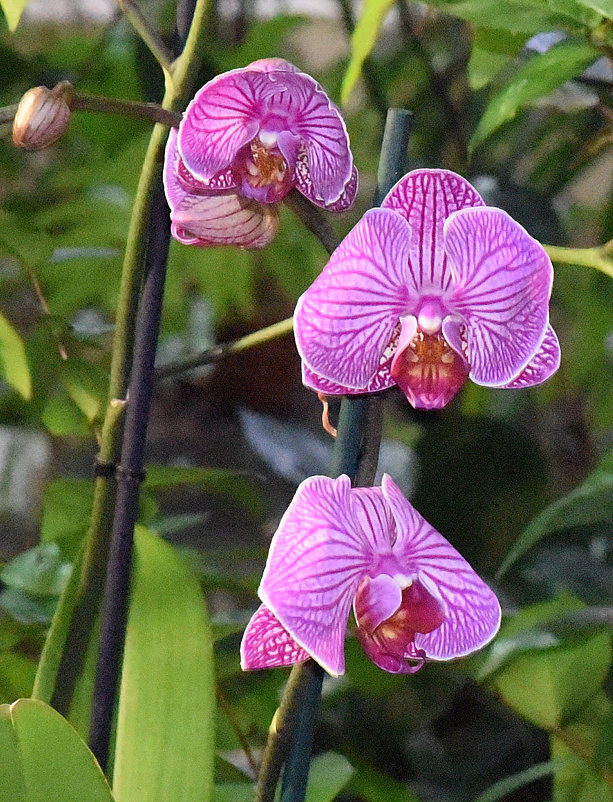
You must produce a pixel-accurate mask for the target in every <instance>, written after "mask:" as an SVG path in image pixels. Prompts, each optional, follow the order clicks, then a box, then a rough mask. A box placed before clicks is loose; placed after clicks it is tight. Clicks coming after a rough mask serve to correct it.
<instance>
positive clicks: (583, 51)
mask: <svg viewBox="0 0 613 802" xmlns="http://www.w3.org/2000/svg"><path fill="white" fill-rule="evenodd" d="M597 56H598V53H597V51H596V50H595V49H594V48H593V47H591V45H587V44H575V43H572V42H562V44H559V45H556V46H555V47H552V48H551V49H550V50H548V51H547V52H546V53H539V54H538V55H536V56H534V57H533V58H531V59H530V61H529V62H528V63H527V64H525V65H524V66H523V67H522V68H521V69H520V70H519V71H518V72H517V73H516V74H515V75H514V77H513V78H512V79H511V81H510V82H509V83H508V84H507V85H506V86H505V87H504V88H503V89H501V90H500V91H499V92H498V93H497V94H496V95H494V97H493V98H491V100H490V101H489V103H488V105H487V107H486V109H485V111H484V113H483V116H482V117H481V119H480V121H479V125H478V126H477V130H476V131H475V133H474V134H473V135H472V137H471V140H470V143H469V147H470V148H471V150H474V149H475V148H476V147H477V145H480V144H481V143H482V142H483V141H484V140H485V139H487V138H488V136H490V135H491V134H492V133H493V132H494V131H495V130H496V129H497V128H499V127H500V126H501V125H502V124H503V123H505V122H508V121H509V120H512V119H513V118H514V117H515V115H516V114H517V113H518V112H519V111H520V110H521V109H522V108H523V107H524V106H526V105H527V104H528V103H531V102H532V101H533V100H536V99H537V98H539V97H543V95H547V94H549V93H550V92H553V90H554V89H557V88H558V86H561V85H562V84H563V83H565V82H566V81H568V80H570V79H571V78H574V77H575V76H577V75H578V74H580V73H581V72H582V71H583V70H584V69H585V68H586V67H587V66H588V65H589V64H591V63H592V62H593V61H594V60H595V59H596V58H597Z"/></svg>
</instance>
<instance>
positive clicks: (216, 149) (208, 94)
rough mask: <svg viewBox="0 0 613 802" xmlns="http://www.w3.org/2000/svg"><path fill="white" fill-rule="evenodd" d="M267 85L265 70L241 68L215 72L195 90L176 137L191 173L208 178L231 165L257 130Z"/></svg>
mask: <svg viewBox="0 0 613 802" xmlns="http://www.w3.org/2000/svg"><path fill="white" fill-rule="evenodd" d="M288 74H290V73H288ZM270 85H271V82H270V79H269V78H268V76H267V74H266V73H264V72H259V71H256V70H253V71H251V70H245V69H240V70H232V71H231V72H226V73H223V74H222V75H218V76H217V77H216V78H214V79H213V80H212V81H209V83H208V84H205V85H204V86H203V87H202V89H200V90H198V92H196V95H195V96H194V99H193V100H192V101H191V103H190V104H189V106H188V107H187V110H186V112H185V116H184V118H183V120H182V122H181V125H180V126H179V140H178V146H179V153H180V154H181V158H182V159H183V161H184V162H185V166H186V167H187V169H188V170H189V171H190V173H192V175H194V176H196V178H199V179H202V180H207V179H210V178H213V176H214V175H216V174H217V173H219V172H221V171H222V170H224V169H225V168H226V167H229V166H230V165H231V164H232V162H233V160H234V158H235V156H236V154H237V153H238V151H239V150H240V149H241V148H242V147H243V146H244V145H246V144H247V143H248V142H250V141H251V140H252V139H253V138H254V137H255V135H256V134H257V133H258V131H259V128H260V114H261V107H262V95H264V94H265V92H266V90H269V89H270Z"/></svg>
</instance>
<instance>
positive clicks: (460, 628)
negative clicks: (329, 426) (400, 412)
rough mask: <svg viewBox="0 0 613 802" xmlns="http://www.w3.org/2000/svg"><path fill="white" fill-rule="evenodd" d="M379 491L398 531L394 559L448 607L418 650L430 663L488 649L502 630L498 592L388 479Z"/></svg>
mask: <svg viewBox="0 0 613 802" xmlns="http://www.w3.org/2000/svg"><path fill="white" fill-rule="evenodd" d="M381 486H382V490H383V494H384V496H385V498H386V500H387V501H388V503H389V504H390V506H391V508H392V510H393V514H394V518H395V519H396V525H397V529H398V539H397V541H396V544H395V546H394V554H395V555H396V556H397V558H398V560H399V561H400V562H401V563H403V564H404V565H405V566H406V567H407V569H408V570H410V571H415V572H417V574H418V577H419V579H420V581H421V582H422V584H423V585H424V587H426V589H427V590H428V591H430V592H431V593H432V594H434V595H436V596H438V598H440V600H441V601H442V602H443V604H444V605H445V612H446V615H445V620H444V621H443V623H442V624H441V626H440V627H438V628H437V629H435V630H433V631H432V632H429V633H428V634H423V633H417V634H416V635H415V645H416V647H417V648H418V649H423V650H424V651H425V653H426V657H427V658H428V659H430V660H449V659H452V658H455V657H464V656H465V655H467V654H470V653H471V652H473V651H475V650H476V649H480V648H481V647H482V646H485V645H486V644H487V643H489V641H490V640H492V638H493V637H494V635H495V634H496V633H497V632H498V629H499V627H500V616H501V613H500V604H499V603H498V599H497V598H496V596H495V594H494V592H493V591H492V590H491V589H490V588H489V587H488V585H486V583H485V582H484V581H483V580H482V579H481V578H480V577H479V576H478V575H477V574H476V573H475V571H473V569H472V568H471V567H470V565H469V564H468V563H467V562H466V560H465V559H464V558H463V557H462V555H461V554H460V553H459V552H458V551H456V549H454V548H453V546H452V545H451V544H450V543H449V542H448V541H447V540H445V538H444V537H443V536H442V535H440V534H439V533H438V532H437V531H436V530H435V529H434V528H433V527H432V526H430V524H429V523H428V522H427V521H426V520H425V519H424V518H423V517H422V516H421V515H420V514H419V513H418V512H417V510H415V509H414V507H413V506H412V505H411V504H410V503H409V502H408V501H407V500H406V499H405V498H404V496H403V495H402V493H401V492H400V490H399V489H398V487H397V485H396V484H395V483H394V481H393V480H392V479H391V478H390V477H389V476H387V475H386V476H384V477H383V481H382V483H381Z"/></svg>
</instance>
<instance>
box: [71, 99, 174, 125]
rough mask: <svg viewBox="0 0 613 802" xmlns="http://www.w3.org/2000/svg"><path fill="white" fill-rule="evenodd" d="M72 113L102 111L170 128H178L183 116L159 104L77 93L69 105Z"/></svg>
mask: <svg viewBox="0 0 613 802" xmlns="http://www.w3.org/2000/svg"><path fill="white" fill-rule="evenodd" d="M69 105H70V108H71V110H72V111H101V112H106V113H110V114H122V115H123V116H124V117H139V118H141V119H143V120H149V121H150V122H153V123H161V124H162V125H166V126H168V127H169V128H173V127H174V128H178V127H179V123H180V122H181V115H180V114H177V112H174V111H170V110H168V109H165V108H163V107H162V106H160V105H159V104H158V103H139V102H137V101H134V100H117V99H115V98H110V97H98V96H96V95H81V94H78V93H75V94H74V96H73V98H72V100H71V101H70V103H69Z"/></svg>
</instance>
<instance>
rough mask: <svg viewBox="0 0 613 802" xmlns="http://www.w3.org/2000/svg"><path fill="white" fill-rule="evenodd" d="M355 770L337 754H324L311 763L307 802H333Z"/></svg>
mask: <svg viewBox="0 0 613 802" xmlns="http://www.w3.org/2000/svg"><path fill="white" fill-rule="evenodd" d="M354 772H355V769H354V768H353V766H352V765H351V763H350V762H349V761H348V760H347V758H346V757H343V756H342V755H339V754H338V753H337V752H324V754H323V755H317V757H315V758H313V760H312V761H311V766H310V768H309V781H308V785H307V791H306V797H305V802H332V800H333V799H335V798H336V797H337V796H338V794H340V792H341V791H342V790H343V788H344V787H345V785H347V783H348V782H349V780H350V779H351V776H352V775H353V774H354Z"/></svg>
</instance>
